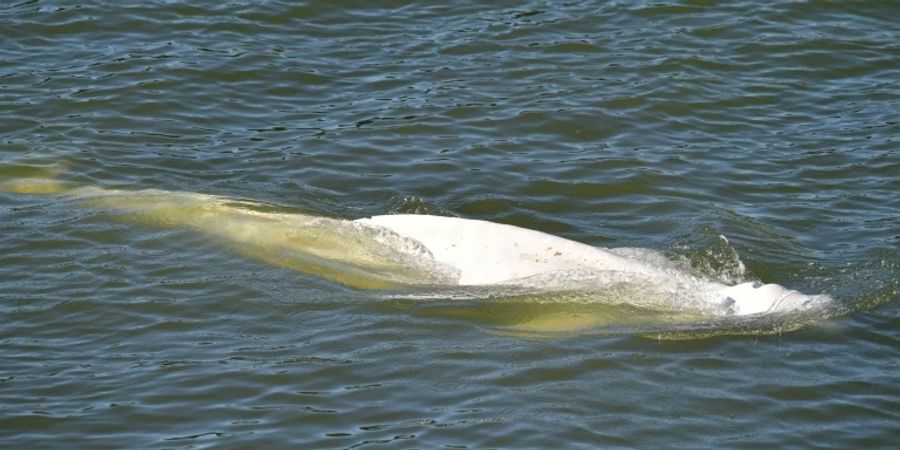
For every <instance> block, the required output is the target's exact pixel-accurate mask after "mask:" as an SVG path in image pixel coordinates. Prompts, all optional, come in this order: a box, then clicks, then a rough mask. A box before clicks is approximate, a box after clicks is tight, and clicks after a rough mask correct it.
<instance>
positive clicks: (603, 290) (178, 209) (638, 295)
mask: <svg viewBox="0 0 900 450" xmlns="http://www.w3.org/2000/svg"><path fill="white" fill-rule="evenodd" d="M0 189H2V190H6V191H10V192H16V193H23V194H39V195H60V196H64V197H67V198H70V199H72V200H74V201H76V202H78V203H81V204H84V205H86V206H90V207H92V208H101V209H102V210H106V211H110V212H113V213H114V214H117V215H118V216H120V217H121V218H123V219H125V220H130V221H136V222H139V223H142V224H145V225H152V226H164V227H188V228H191V229H194V230H196V231H198V232H202V233H205V234H208V235H211V236H213V237H215V238H217V239H219V240H220V241H222V242H223V243H225V244H226V245H228V246H229V247H230V248H232V249H233V250H235V251H236V252H238V253H240V254H242V255H246V256H249V257H252V258H255V259H259V260H262V261H264V262H267V263H270V264H274V265H278V266H282V267H288V268H291V269H295V270H297V271H300V272H303V273H308V274H312V275H316V276H319V277H322V278H326V279H329V280H333V281H336V282H338V283H341V284H344V285H347V286H350V287H354V288H360V289H388V290H398V289H399V290H404V289H405V290H409V289H413V290H416V289H419V290H427V289H433V288H439V289H440V288H454V289H464V290H465V289H471V292H472V293H473V294H472V295H471V296H470V297H475V298H477V297H478V296H480V295H484V293H485V289H488V290H489V291H488V294H487V296H492V295H494V294H495V293H496V292H500V293H506V292H512V293H514V294H515V295H521V294H523V293H524V294H527V295H531V294H536V295H538V296H551V297H552V296H553V295H554V294H560V293H571V292H579V293H584V294H585V295H582V296H579V297H578V298H579V299H581V301H584V299H588V300H589V301H592V302H597V303H617V304H627V305H634V306H639V307H648V308H651V309H662V310H691V311H697V312H699V313H700V314H701V315H704V316H750V315H763V314H772V313H781V312H795V311H809V310H819V309H823V308H825V307H827V306H828V305H829V304H830V303H831V298H830V297H828V296H827V295H805V294H802V293H800V292H798V291H794V290H790V289H787V288H785V287H782V286H779V285H775V284H765V285H760V284H758V283H741V284H738V285H735V286H729V285H726V284H724V283H721V282H719V281H717V280H713V279H710V278H708V277H706V276H703V275H699V274H695V273H692V272H691V271H689V270H687V269H685V268H683V267H681V266H678V265H676V264H674V263H672V262H671V261H668V260H667V259H666V258H664V257H662V255H660V254H659V253H656V252H654V251H652V250H647V249H605V248H598V247H593V246H590V245H586V244H582V243H579V242H575V241H572V240H569V239H564V238H562V237H558V236H553V235H550V234H546V233H543V232H540V231H535V230H529V229H525V228H520V227H516V226H512V225H504V224H499V223H493V222H487V221H482V220H471V219H462V218H456V217H442V216H429V215H409V214H398V215H382V216H373V217H368V218H362V219H357V220H343V219H335V218H327V217H320V216H315V215H307V214H300V213H283V212H273V209H275V210H277V208H272V207H271V206H267V205H262V204H259V203H255V202H251V201H243V200H234V199H229V198H224V197H219V196H213V195H204V194H194V193H184V192H170V191H162V190H154V189H146V190H138V191H128V190H115V189H103V188H96V187H72V186H69V185H66V184H65V183H60V182H57V181H55V180H53V179H49V180H48V179H18V180H12V181H7V182H4V183H0ZM490 289H496V291H490ZM439 295H440V291H439V293H438V296H439ZM565 298H569V297H565Z"/></svg>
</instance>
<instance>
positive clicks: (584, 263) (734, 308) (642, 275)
mask: <svg viewBox="0 0 900 450" xmlns="http://www.w3.org/2000/svg"><path fill="white" fill-rule="evenodd" d="M355 222H357V223H361V224H366V225H369V226H376V227H383V228H386V229H388V230H390V231H393V232H394V233H397V234H398V235H400V236H402V237H406V238H409V239H412V240H415V241H417V242H419V243H421V244H422V245H423V246H424V247H425V248H426V249H427V250H428V251H429V252H430V253H431V256H432V257H433V258H434V260H435V261H437V262H438V263H441V264H444V265H447V266H450V267H453V268H455V269H456V270H458V271H459V279H458V283H459V285H462V286H466V285H491V284H503V283H506V284H509V283H513V284H514V283H515V281H516V280H526V279H528V278H531V277H535V276H539V275H544V274H550V273H554V272H567V271H594V272H596V271H600V272H604V271H611V272H617V273H624V274H629V275H634V276H635V277H636V278H637V279H639V280H640V279H643V280H646V281H647V282H653V283H657V284H665V281H664V280H666V279H667V278H671V277H672V275H673V274H671V271H669V270H666V269H665V268H664V267H661V266H659V265H649V264H644V263H642V262H641V261H639V260H635V259H629V258H626V257H623V256H620V255H617V254H615V253H613V252H611V251H609V250H605V249H602V248H597V247H592V246H589V245H586V244H582V243H579V242H575V241H571V240H568V239H564V238H561V237H558V236H553V235H550V234H546V233H542V232H540V231H535V230H529V229H525V228H520V227H516V226H512V225H504V224H498V223H493V222H487V221H483V220H471V219H461V218H455V217H441V216H428V215H409V214H398V215H384V216H374V217H370V218H365V219H358V220H356V221H355ZM687 278H688V279H690V277H687ZM618 279H622V278H621V277H619V278H618ZM694 281H699V280H694ZM703 281H705V282H704V283H699V282H698V283H696V285H697V287H696V288H695V289H696V290H697V291H702V292H697V293H698V296H697V297H699V298H702V299H703V300H704V301H706V302H707V303H709V304H710V306H712V307H715V308H720V310H721V311H722V313H724V314H727V315H738V316H741V315H752V314H760V313H771V312H783V311H793V310H803V309H811V308H814V307H821V306H822V305H824V304H827V303H828V302H830V298H829V297H828V296H824V295H814V296H808V295H805V294H802V293H800V292H798V291H794V290H790V289H787V288H784V287H782V286H779V285H777V284H766V285H759V284H757V283H742V284H738V285H736V286H726V285H725V284H722V283H718V282H715V281H712V280H703ZM700 286H702V289H700Z"/></svg>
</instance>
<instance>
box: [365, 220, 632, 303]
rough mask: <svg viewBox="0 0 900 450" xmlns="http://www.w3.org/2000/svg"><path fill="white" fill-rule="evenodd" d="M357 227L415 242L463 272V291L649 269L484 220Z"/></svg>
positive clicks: (375, 222)
mask: <svg viewBox="0 0 900 450" xmlns="http://www.w3.org/2000/svg"><path fill="white" fill-rule="evenodd" d="M356 222H357V223H363V224H367V225H374V226H379V227H382V228H387V229H389V230H391V231H393V232H394V233H397V234H399V235H400V236H404V237H407V238H411V239H415V240H416V241H418V242H420V243H421V244H422V245H424V246H425V248H427V249H428V250H429V251H430V252H431V254H432V256H433V257H434V259H435V260H436V261H438V262H440V263H443V264H446V265H449V266H451V267H455V268H456V269H457V270H459V274H460V276H459V284H460V285H463V286H471V285H487V284H497V283H503V282H507V281H510V280H517V279H522V278H527V277H531V276H534V275H539V274H545V273H549V272H559V271H565V270H578V269H586V270H594V271H596V270H615V271H628V272H642V271H644V270H645V269H646V268H644V267H642V266H641V265H639V264H636V263H634V262H633V261H629V260H628V259H626V258H622V257H620V256H617V255H615V254H613V253H611V252H609V251H606V250H604V249H600V248H597V247H592V246H589V245H585V244H582V243H580V242H575V241H571V240H568V239H564V238H561V237H558V236H553V235H551V234H547V233H542V232H540V231H535V230H529V229H526V228H520V227H516V226H512V225H504V224H500V223H494V222H487V221H483V220H470V219H460V218H457V217H441V216H426V215H413V214H397V215H390V216H374V217H371V218H366V219H358V220H356Z"/></svg>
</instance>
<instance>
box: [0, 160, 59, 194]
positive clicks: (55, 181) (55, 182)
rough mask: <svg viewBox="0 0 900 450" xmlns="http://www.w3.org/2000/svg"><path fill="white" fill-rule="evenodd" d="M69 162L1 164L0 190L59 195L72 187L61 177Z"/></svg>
mask: <svg viewBox="0 0 900 450" xmlns="http://www.w3.org/2000/svg"><path fill="white" fill-rule="evenodd" d="M66 169H67V164H66V163H64V162H56V163H52V164H48V165H3V166H0V191H2V192H11V193H14V194H28V195H58V194H62V193H65V192H66V191H68V190H70V189H72V187H73V186H72V185H71V184H70V183H68V182H65V181H62V180H60V179H59V177H60V175H62V174H63V173H65V172H66Z"/></svg>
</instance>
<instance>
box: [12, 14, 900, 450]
mask: <svg viewBox="0 0 900 450" xmlns="http://www.w3.org/2000/svg"><path fill="white" fill-rule="evenodd" d="M894 17H900V8H898V6H897V5H896V3H894V2H882V1H860V2H833V1H808V2H791V3H778V4H775V5H761V4H759V2H730V3H728V4H723V5H719V4H714V3H709V2H700V1H680V2H663V3H660V2H568V3H557V2H539V1H528V2H494V3H492V4H491V5H473V4H468V3H466V2H452V1H451V2H442V3H441V4H437V5H430V4H429V5H420V4H415V3H409V4H406V3H403V2H354V1H327V2H326V1H309V2H277V1H272V2H263V3H258V2H243V1H232V2H228V3H221V2H208V1H197V2H190V3H189V4H188V3H182V2H168V1H155V2H141V3H139V4H137V3H136V4H123V3H121V2H103V1H98V2H91V3H83V4H79V3H78V2H47V1H26V2H22V3H18V4H16V3H7V4H5V5H3V6H2V7H0V19H2V20H0V33H2V35H3V36H4V37H5V39H4V40H3V41H2V42H3V43H2V44H0V61H2V62H0V178H2V179H3V180H6V179H13V178H19V177H26V176H33V175H35V174H41V173H46V172H47V171H48V170H49V171H55V170H58V171H59V172H60V175H59V178H60V179H62V180H65V181H66V182H70V183H73V184H77V185H79V186H97V187H100V188H104V189H131V190H138V189H149V188H153V189H163V190H166V191H174V192H197V193H203V194H209V195H217V196H223V197H227V198H233V199H241V200H252V201H254V202H261V203H262V204H265V205H267V207H268V208H271V210H272V211H276V212H279V213H286V214H287V213H304V214H313V215H318V216H327V217H335V218H348V219H350V218H357V217H364V216H370V215H373V214H387V213H428V214H443V215H454V216H460V217H467V218H475V219H484V220H492V221H496V222H502V223H508V224H513V225H518V226H523V227H527V228H532V229H537V230H541V231H545V232H549V233H553V234H557V235H560V236H563V237H565V238H569V239H574V240H577V241H580V242H585V243H588V244H591V245H597V246H605V247H642V248H651V249H656V250H659V251H662V252H663V253H665V254H666V255H668V256H669V257H670V258H672V259H674V260H676V261H682V262H684V263H685V264H687V265H690V266H692V267H694V268H695V269H696V270H698V271H701V272H703V273H705V274H707V275H708V276H710V277H713V278H716V279H719V280H722V281H726V282H729V283H733V282H738V281H744V280H756V281H761V282H766V283H779V284H783V285H785V286H788V287H790V288H793V289H798V290H801V291H803V292H809V293H828V294H830V295H832V296H834V297H835V299H836V300H837V302H838V304H837V306H836V307H835V309H834V310H833V311H830V312H829V314H828V315H827V316H826V317H820V318H816V320H812V321H808V322H807V321H804V322H802V323H798V322H796V321H790V320H776V319H769V320H764V321H761V322H753V323H750V324H741V325H740V326H737V327H735V326H731V325H728V326H724V325H723V324H721V323H703V322H701V323H698V322H696V321H690V322H689V323H688V324H687V325H684V322H683V321H680V320H679V318H678V317H672V316H670V315H663V316H662V317H660V316H658V315H657V314H656V313H654V312H651V311H646V310H640V309H632V308H629V307H625V306H618V307H607V308H605V309H597V308H596V307H595V306H591V305H584V304H581V303H578V302H571V301H569V302H566V301H560V302H541V301H534V300H535V299H533V298H528V297H527V296H525V297H521V298H520V297H513V298H501V299H463V300H460V299H458V298H453V297H452V296H447V297H446V298H439V297H438V298H429V299H426V300H422V299H411V298H405V297H402V296H394V297H392V296H390V295H383V294H382V293H372V292H370V291H365V290H357V289H352V288H347V287H343V286H341V285H339V284H336V283H333V282H331V281H328V280H323V279H321V278H318V277H313V276H309V275H305V274H302V273H298V272H296V271H294V270H291V269H290V268H287V267H283V266H279V265H277V264H275V265H273V264H267V263H266V262H265V261H261V260H259V259H254V258H247V257H245V256H246V255H242V254H241V253H240V252H235V251H234V249H233V248H229V247H228V246H227V245H222V243H221V242H220V241H217V240H216V239H215V238H211V237H209V236H208V235H205V234H203V233H197V232H196V230H192V229H190V228H184V227H181V228H179V227H176V228H166V227H153V226H144V225H141V224H135V223H133V222H129V221H127V220H126V221H123V220H120V218H119V217H117V216H116V214H115V213H113V212H110V211H109V210H107V209H104V208H99V207H97V208H91V207H88V208H85V207H84V205H80V204H77V203H76V202H72V201H66V200H64V199H60V198H58V197H52V196H40V195H37V196H36V195H22V194H18V193H11V192H2V193H0V317H2V318H3V324H2V326H0V444H2V445H0V446H3V447H10V448H38V447H39V448H72V447H84V448H198V447H211V448H222V447H225V448H285V447H297V448H558V447H560V446H562V447H565V448H596V447H649V448H658V447H707V448H723V447H726V448H763V447H765V448H773V447H774V448H791V447H817V448H889V447H892V446H895V445H896V444H895V441H896V436H897V435H898V432H900V427H898V425H897V424H898V423H900V406H898V405H900V389H898V388H897V386H898V385H900V379H898V367H897V361H898V360H900V359H898V356H900V335H898V331H897V330H900V321H898V320H900V319H898V312H900V308H898V302H897V299H898V296H900V281H898V280H900V197H898V195H897V192H900V177H898V175H897V174H898V173H900V156H898V152H897V139H898V136H900V124H898V115H897V111H900V88H898V86H900V83H898V80H900V65H898V62H900V47H898V44H897V43H898V42H900V39H898V38H900V26H898V25H897V22H896V20H894V19H893V18H894ZM722 237H725V239H722ZM584 314H588V315H590V316H591V317H595V318H596V317H601V318H604V317H605V319H606V320H597V321H592V322H590V323H586V324H582V325H584V326H580V327H579V326H577V325H579V322H578V318H579V317H583V316H584ZM559 324H564V325H566V326H558V325H559ZM667 324H668V325H667ZM573 325H576V326H573ZM681 338H685V339H681Z"/></svg>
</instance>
